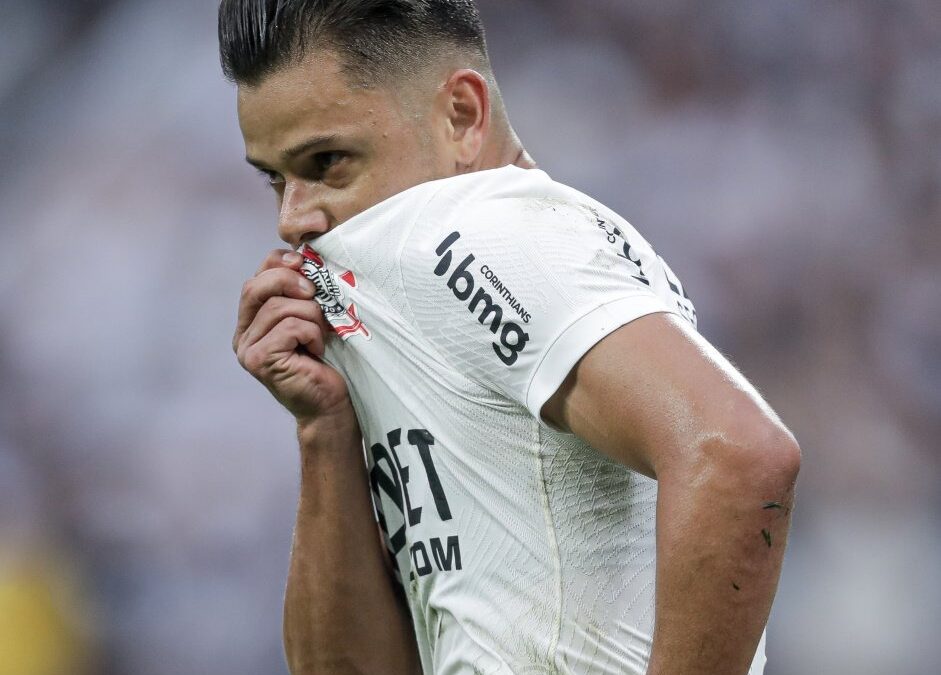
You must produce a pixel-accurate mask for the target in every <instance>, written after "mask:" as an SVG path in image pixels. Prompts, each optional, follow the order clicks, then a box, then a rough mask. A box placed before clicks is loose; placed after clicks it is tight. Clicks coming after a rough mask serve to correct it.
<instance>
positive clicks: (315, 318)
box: [239, 296, 328, 345]
mask: <svg viewBox="0 0 941 675" xmlns="http://www.w3.org/2000/svg"><path fill="white" fill-rule="evenodd" d="M290 316H294V317H297V318H298V319H301V320H303V321H309V322H311V323H315V324H317V326H318V327H319V328H320V330H321V332H322V333H326V332H327V331H328V328H327V323H326V320H325V319H324V316H323V310H321V309H320V305H318V304H317V303H316V302H311V301H310V300H294V299H292V298H285V297H283V296H279V297H274V298H271V299H269V300H268V301H267V302H266V303H265V304H264V305H262V307H261V309H260V310H258V313H257V314H256V315H255V319H254V320H253V321H252V323H251V324H250V325H249V326H248V328H246V329H245V332H244V333H242V335H241V337H240V338H239V340H240V342H241V343H243V344H245V345H251V344H254V343H255V342H258V341H259V340H261V339H262V338H263V337H264V336H265V335H267V334H268V333H269V332H270V331H271V330H273V329H274V327H275V326H277V325H278V324H279V323H281V321H283V320H284V319H286V318H288V317H290Z"/></svg>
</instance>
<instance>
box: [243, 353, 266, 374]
mask: <svg viewBox="0 0 941 675" xmlns="http://www.w3.org/2000/svg"><path fill="white" fill-rule="evenodd" d="M240 361H241V362H242V366H243V367H244V368H245V370H247V371H248V372H250V373H251V374H252V375H257V374H258V373H259V372H260V371H261V369H262V368H263V367H264V365H265V355H264V354H263V353H262V351H261V350H260V349H257V348H251V349H247V350H245V352H244V353H243V354H242V356H241V358H240Z"/></svg>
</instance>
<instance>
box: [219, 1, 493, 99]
mask: <svg viewBox="0 0 941 675" xmlns="http://www.w3.org/2000/svg"><path fill="white" fill-rule="evenodd" d="M314 47H326V48H330V49H332V50H334V51H335V52H336V53H337V54H338V55H339V56H340V58H341V59H342V61H343V64H344V67H345V69H346V70H347V71H349V72H351V73H355V74H357V75H358V76H365V77H366V78H369V79H373V80H376V79H382V78H383V77H384V76H388V75H390V74H393V73H398V72H408V71H409V70H410V69H414V68H416V67H418V66H419V65H421V64H422V63H428V62H429V61H430V60H431V59H432V58H433V56H434V55H435V53H436V52H439V51H440V50H442V49H444V48H447V47H458V48H465V49H471V50H473V51H475V52H477V53H478V54H480V55H482V56H484V58H486V54H487V46H486V40H485V38H484V29H483V25H482V24H481V22H480V14H479V13H478V12H477V7H476V6H475V5H474V2H473V0H222V2H221V3H220V4H219V52H220V56H221V58H222V70H223V72H224V73H225V76H226V78H228V79H229V80H231V81H233V82H237V83H240V84H248V85H254V84H258V83H259V82H260V81H261V80H262V79H264V78H265V76H267V75H270V74H271V73H273V72H275V71H276V70H278V69H279V68H281V67H283V66H285V65H291V64H293V63H297V62H298V61H300V60H301V59H302V58H303V57H304V56H305V55H306V53H307V51H308V50H309V49H311V48H314Z"/></svg>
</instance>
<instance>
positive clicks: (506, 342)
mask: <svg viewBox="0 0 941 675" xmlns="http://www.w3.org/2000/svg"><path fill="white" fill-rule="evenodd" d="M460 238H461V233H460V232H452V233H451V234H449V235H448V236H447V237H446V238H445V240H444V241H442V242H441V245H440V246H438V248H437V249H436V250H435V253H437V254H438V257H439V258H440V260H439V261H438V265H437V266H436V267H435V276H439V277H443V276H444V275H445V274H447V273H448V271H449V270H450V269H451V263H452V262H453V261H454V258H453V255H452V253H451V246H452V245H453V244H454V243H455V242H456V241H457V240H458V239H460ZM476 259H477V258H476V256H475V255H474V254H470V255H468V256H467V257H466V258H464V260H463V261H461V263H460V264H459V265H458V266H457V267H456V268H455V269H454V271H453V272H452V273H451V276H450V278H449V279H448V282H447V286H448V288H449V289H451V292H452V293H453V294H454V297H455V298H457V299H458V300H460V301H461V302H467V301H468V300H469V299H470V302H469V304H468V306H467V309H468V311H469V312H470V313H471V314H474V313H475V312H478V310H479V314H478V317H477V321H478V323H480V324H481V325H482V326H486V325H487V324H488V322H489V328H490V332H491V333H493V334H494V335H499V342H494V343H493V351H494V353H495V354H496V355H497V357H498V358H499V359H500V360H501V361H502V362H503V363H504V364H506V365H507V366H512V365H513V364H514V363H516V361H517V360H518V359H519V355H520V353H522V352H523V350H524V349H526V345H527V343H528V342H529V335H528V334H527V333H526V332H525V331H524V330H523V328H522V326H520V325H519V324H517V323H514V322H512V321H505V320H504V319H505V317H504V315H503V309H502V308H501V307H500V306H499V305H498V304H496V302H495V301H494V298H493V297H492V296H491V295H490V294H489V293H487V292H486V291H484V290H483V289H482V288H481V289H479V290H478V291H477V294H476V295H474V290H475V289H476V288H477V281H476V279H475V278H474V275H473V273H472V272H471V271H470V269H469V268H470V266H471V265H472V264H473V262H474V261H475V260H476ZM472 295H473V299H471V296H472Z"/></svg>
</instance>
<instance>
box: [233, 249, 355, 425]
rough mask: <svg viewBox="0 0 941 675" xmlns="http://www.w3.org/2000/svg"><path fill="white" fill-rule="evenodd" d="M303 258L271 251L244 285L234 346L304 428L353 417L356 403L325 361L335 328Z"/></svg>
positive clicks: (244, 365) (282, 251)
mask: <svg viewBox="0 0 941 675" xmlns="http://www.w3.org/2000/svg"><path fill="white" fill-rule="evenodd" d="M302 262H303V259H302V258H301V256H300V255H299V254H297V253H294V252H292V251H287V250H277V251H272V252H271V253H269V254H268V257H267V258H265V261H264V262H263V263H262V265H261V267H260V268H259V269H258V272H257V273H256V274H255V276H254V277H252V278H251V279H249V280H248V281H247V282H245V285H244V286H243V287H242V298H241V301H240V303H239V314H238V325H237V327H236V329H235V337H234V338H233V340H232V346H233V349H234V350H235V353H236V354H237V355H238V359H239V363H241V364H242V367H243V368H245V370H247V371H248V372H249V373H251V374H252V375H253V376H255V377H256V378H257V379H258V380H259V381H260V382H261V383H262V384H264V385H265V386H266V387H267V388H268V390H269V391H270V392H271V393H272V394H273V395H274V397H275V398H276V399H277V400H278V401H279V402H280V403H281V405H283V406H284V407H285V408H287V409H288V410H289V411H290V412H291V413H292V414H293V415H294V416H295V417H296V418H297V420H298V424H299V425H301V426H304V425H305V424H307V423H310V422H314V421H316V420H319V419H322V418H326V417H332V416H336V415H343V416H346V417H348V415H349V412H350V406H349V394H348V392H347V388H346V383H345V382H344V381H343V378H342V377H341V376H340V374H339V373H337V372H336V371H335V370H334V369H333V368H331V367H330V366H328V365H326V364H325V363H323V361H321V360H320V357H322V356H323V353H324V344H325V341H326V339H327V336H328V334H329V327H328V325H327V322H326V320H325V319H324V317H323V312H322V311H321V309H320V305H318V304H317V303H316V302H314V300H313V298H314V294H315V293H316V288H315V287H314V284H313V283H312V282H311V281H309V280H308V279H307V278H305V277H304V275H303V274H301V273H300V268H301V264H302Z"/></svg>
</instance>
